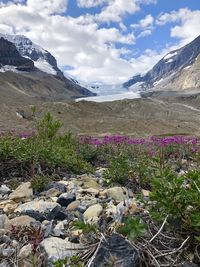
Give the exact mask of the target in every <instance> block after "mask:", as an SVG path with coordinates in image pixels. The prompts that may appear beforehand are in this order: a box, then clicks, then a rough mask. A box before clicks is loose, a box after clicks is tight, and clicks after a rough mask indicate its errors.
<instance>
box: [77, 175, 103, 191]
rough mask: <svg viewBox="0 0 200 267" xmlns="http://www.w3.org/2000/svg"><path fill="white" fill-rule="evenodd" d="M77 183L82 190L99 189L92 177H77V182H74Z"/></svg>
mask: <svg viewBox="0 0 200 267" xmlns="http://www.w3.org/2000/svg"><path fill="white" fill-rule="evenodd" d="M74 183H77V184H78V185H79V186H80V187H81V188H82V189H87V188H93V189H97V190H99V189H100V185H99V184H98V183H97V181H96V180H95V178H94V177H93V176H88V175H82V176H80V177H79V180H78V181H74Z"/></svg>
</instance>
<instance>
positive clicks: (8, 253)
mask: <svg viewBox="0 0 200 267" xmlns="http://www.w3.org/2000/svg"><path fill="white" fill-rule="evenodd" d="M14 253H15V249H14V248H3V249H0V256H3V257H7V258H10V257H12V255H13V254H14Z"/></svg>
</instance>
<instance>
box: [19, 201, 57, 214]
mask: <svg viewBox="0 0 200 267" xmlns="http://www.w3.org/2000/svg"><path fill="white" fill-rule="evenodd" d="M56 206H59V204H58V203H55V202H49V201H44V200H38V201H37V200H34V201H30V202H27V203H24V204H21V205H19V207H18V208H17V209H16V210H15V212H23V211H27V210H34V211H39V212H41V213H43V212H46V211H51V210H52V209H54V208H55V207H56Z"/></svg>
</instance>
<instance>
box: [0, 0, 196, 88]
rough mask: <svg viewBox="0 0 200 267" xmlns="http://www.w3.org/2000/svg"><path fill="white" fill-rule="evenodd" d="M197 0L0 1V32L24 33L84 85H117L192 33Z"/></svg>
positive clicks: (159, 57)
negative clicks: (97, 83)
mask: <svg viewBox="0 0 200 267" xmlns="http://www.w3.org/2000/svg"><path fill="white" fill-rule="evenodd" d="M199 25H200V0H9V1H8V0H0V32H1V33H6V34H23V35H25V36H27V37H28V38H30V39H31V40H32V41H33V42H35V43H37V44H39V45H40V46H42V47H43V48H44V49H46V50H48V51H49V52H51V53H52V54H53V55H54V56H55V58H56V59H57V62H58V65H59V67H60V68H61V69H62V70H63V71H64V72H65V74H66V75H70V76H72V77H74V78H76V79H77V80H80V81H83V82H85V83H95V82H99V83H104V84H121V83H123V82H125V81H127V80H128V79H129V78H130V77H132V76H133V75H136V74H139V73H142V74H143V73H145V72H146V71H147V70H149V69H151V68H152V66H153V65H154V64H155V63H157V61H158V60H160V59H161V58H162V57H163V56H164V55H165V54H167V53H168V52H169V51H171V50H173V49H177V48H179V47H181V46H183V45H185V44H187V43H188V42H190V41H192V40H193V39H194V38H195V37H197V36H198V35H199V34H200V33H199V31H200V30H199V29H200V27H199Z"/></svg>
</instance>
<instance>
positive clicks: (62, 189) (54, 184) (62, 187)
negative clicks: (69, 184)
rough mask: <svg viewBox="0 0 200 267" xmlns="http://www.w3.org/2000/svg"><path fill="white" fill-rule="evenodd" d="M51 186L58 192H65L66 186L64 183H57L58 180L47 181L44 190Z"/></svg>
mask: <svg viewBox="0 0 200 267" xmlns="http://www.w3.org/2000/svg"><path fill="white" fill-rule="evenodd" d="M52 188H53V189H56V190H57V191H58V192H60V193H65V192H66V186H65V185H64V184H61V183H59V182H49V183H48V185H47V186H46V187H45V191H48V190H50V189H52Z"/></svg>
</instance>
